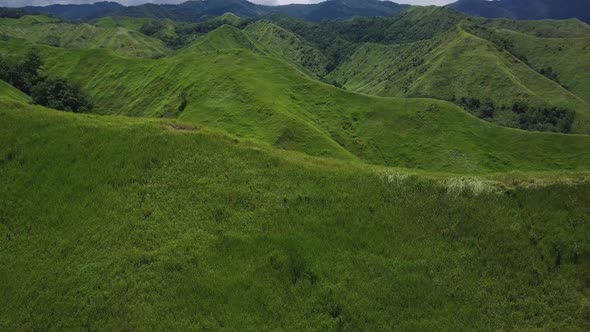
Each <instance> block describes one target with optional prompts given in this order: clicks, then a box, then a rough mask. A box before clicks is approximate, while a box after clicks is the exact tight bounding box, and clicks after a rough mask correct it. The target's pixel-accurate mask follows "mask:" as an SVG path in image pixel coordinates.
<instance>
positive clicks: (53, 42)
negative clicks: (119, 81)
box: [0, 16, 168, 58]
mask: <svg viewBox="0 0 590 332" xmlns="http://www.w3.org/2000/svg"><path fill="white" fill-rule="evenodd" d="M0 34H2V35H3V36H5V39H6V37H8V38H19V39H25V40H27V41H29V42H33V43H39V44H44V45H49V46H53V47H62V48H85V49H93V48H103V49H109V50H112V51H113V52H115V53H116V54H118V55H121V56H127V57H139V58H152V57H161V56H163V55H165V54H166V53H167V52H168V50H167V48H166V46H165V45H164V43H163V42H161V41H160V40H158V39H155V38H151V37H149V36H146V35H144V34H142V33H140V32H137V31H134V30H131V29H128V28H125V27H107V26H104V25H103V26H96V25H91V24H88V23H66V22H62V21H60V20H57V19H55V18H49V17H46V16H25V17H23V18H21V19H18V20H14V19H0Z"/></svg>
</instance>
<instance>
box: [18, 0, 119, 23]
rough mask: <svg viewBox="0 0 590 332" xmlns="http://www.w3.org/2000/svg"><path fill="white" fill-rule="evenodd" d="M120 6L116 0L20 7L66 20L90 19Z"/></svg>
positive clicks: (101, 15)
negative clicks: (84, 3)
mask: <svg viewBox="0 0 590 332" xmlns="http://www.w3.org/2000/svg"><path fill="white" fill-rule="evenodd" d="M121 8H125V6H123V5H121V4H119V3H117V2H109V1H104V2H97V3H93V4H86V5H51V6H43V7H41V6H38V7H37V6H29V7H23V8H22V9H23V10H25V11H27V12H29V13H36V14H49V15H53V16H56V17H59V18H62V19H66V20H92V19H95V18H99V17H103V16H108V15H109V14H110V13H112V12H114V11H116V10H118V9H121Z"/></svg>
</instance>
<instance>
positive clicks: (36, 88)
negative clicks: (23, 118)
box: [0, 52, 92, 113]
mask: <svg viewBox="0 0 590 332" xmlns="http://www.w3.org/2000/svg"><path fill="white" fill-rule="evenodd" d="M42 66H43V61H42V59H41V57H40V56H39V55H38V54H36V53H35V52H29V53H28V54H26V55H25V56H24V57H22V58H6V57H2V56H0V79H2V80H3V81H5V82H7V83H8V84H10V85H12V86H14V87H15V88H17V89H19V90H20V91H22V92H24V93H26V94H28V95H30V96H31V98H32V100H33V103H35V104H38V105H43V106H46V107H50V108H54V109H58V110H62V111H68V112H76V113H80V112H88V111H90V110H91V109H92V103H91V102H90V100H89V99H88V97H86V95H85V94H84V93H83V92H82V90H81V89H80V88H79V87H77V86H74V85H72V84H70V83H69V82H68V81H66V80H65V79H63V78H49V77H47V76H45V75H43V74H42V73H41V67H42Z"/></svg>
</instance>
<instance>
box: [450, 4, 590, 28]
mask: <svg viewBox="0 0 590 332" xmlns="http://www.w3.org/2000/svg"><path fill="white" fill-rule="evenodd" d="M449 7H451V8H454V9H456V10H458V11H461V12H463V13H466V14H469V15H475V16H481V17H487V18H499V17H506V18H512V19H526V20H539V19H557V20H559V19H567V18H578V19H580V20H582V21H585V22H586V23H590V1H588V0H495V1H488V0H459V1H457V2H455V3H453V4H450V5H449Z"/></svg>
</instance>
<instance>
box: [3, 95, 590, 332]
mask: <svg viewBox="0 0 590 332" xmlns="http://www.w3.org/2000/svg"><path fill="white" fill-rule="evenodd" d="M0 123H1V125H2V130H0V142H2V144H1V145H0V172H1V173H2V176H1V177H0V188H2V189H1V190H0V237H1V238H2V241H0V262H1V264H0V279H2V283H0V296H1V297H2V298H3V299H5V300H6V301H8V302H9V303H10V305H7V306H0V327H1V328H2V329H4V330H15V329H33V330H34V329H44V330H64V329H68V330H69V329H99V330H100V329H109V330H113V329H114V330H121V329H134V330H135V329H229V330H234V329H258V330H275V329H307V330H308V329H313V330H326V329H328V330H330V329H345V330H359V329H370V330H380V329H390V328H394V329H401V330H433V331H434V330H462V329H474V330H489V331H492V330H501V329H504V330H519V329H524V330H527V329H541V330H552V329H559V330H564V329H565V330H572V331H576V330H579V331H582V330H586V329H588V328H589V327H590V325H589V324H588V319H587V317H588V314H589V312H590V302H589V301H588V293H587V290H588V288H587V284H588V275H590V269H589V268H588V267H589V266H590V265H589V264H588V259H589V257H590V246H589V243H588V241H587V239H588V237H589V236H590V228H589V227H588V223H587V222H586V221H587V220H586V219H587V217H588V215H590V210H589V207H590V200H589V197H590V184H589V183H588V175H583V174H587V173H578V174H577V175H571V176H569V177H568V176H567V175H562V176H560V177H559V179H558V180H557V179H555V178H554V176H555V175H553V173H551V174H546V175H545V174H538V175H535V176H532V175H525V174H520V175H517V174H515V175H502V176H493V177H487V178H473V177H472V178H464V177H462V178H456V177H453V176H449V175H444V174H438V175H437V174H426V173H415V172H414V173H412V172H408V171H403V170H393V169H387V168H379V167H370V166H363V165H361V164H357V163H348V162H343V161H338V160H330V159H317V158H312V157H308V156H305V155H303V154H300V153H296V152H288V151H283V150H277V149H274V148H271V147H269V146H268V145H264V144H262V145H261V144H260V143H256V142H254V141H248V140H242V139H236V138H232V137H229V136H226V135H225V134H222V133H219V132H218V131H216V130H210V129H208V128H205V127H203V128H201V127H194V126H193V125H191V124H190V123H182V122H178V121H176V120H149V119H134V118H123V117H110V116H106V117H105V116H89V115H72V114H67V113H62V112H56V111H52V110H46V109H43V108H39V107H31V106H27V105H26V104H22V103H19V102H17V101H12V102H8V101H6V100H4V99H3V101H2V102H1V104H0ZM23 133H29V134H24V135H23ZM555 174H556V173H555ZM572 176H573V177H572Z"/></svg>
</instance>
